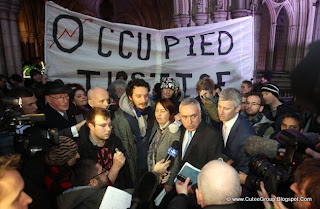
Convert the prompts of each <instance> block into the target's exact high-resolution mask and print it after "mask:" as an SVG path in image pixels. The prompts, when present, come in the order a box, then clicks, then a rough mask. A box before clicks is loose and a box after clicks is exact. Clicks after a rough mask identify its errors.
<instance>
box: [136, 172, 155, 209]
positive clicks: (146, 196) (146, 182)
mask: <svg viewBox="0 0 320 209" xmlns="http://www.w3.org/2000/svg"><path fill="white" fill-rule="evenodd" d="M158 182H159V181H158V177H157V176H156V175H155V174H154V173H152V172H146V173H144V174H143V176H142V177H141V178H140V180H139V182H138V184H137V186H136V188H135V189H134V191H133V194H132V201H131V207H130V209H135V208H137V207H138V206H141V205H144V204H148V203H149V202H150V200H151V198H152V196H153V193H154V192H155V191H156V188H157V185H158Z"/></svg>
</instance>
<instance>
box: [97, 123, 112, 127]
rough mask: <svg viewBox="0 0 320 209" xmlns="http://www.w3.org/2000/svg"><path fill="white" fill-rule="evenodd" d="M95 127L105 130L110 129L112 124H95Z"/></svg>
mask: <svg viewBox="0 0 320 209" xmlns="http://www.w3.org/2000/svg"><path fill="white" fill-rule="evenodd" d="M96 126H100V127H101V128H106V127H108V128H112V123H109V124H107V123H103V124H96Z"/></svg>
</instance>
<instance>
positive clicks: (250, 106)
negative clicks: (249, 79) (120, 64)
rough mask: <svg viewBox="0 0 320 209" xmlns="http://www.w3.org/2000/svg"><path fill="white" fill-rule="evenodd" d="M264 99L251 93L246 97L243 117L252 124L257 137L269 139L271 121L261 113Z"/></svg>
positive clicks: (272, 131) (256, 93)
mask: <svg viewBox="0 0 320 209" xmlns="http://www.w3.org/2000/svg"><path fill="white" fill-rule="evenodd" d="M264 105H265V103H264V99H263V97H262V95H261V93H258V92H251V93H249V94H248V96H247V101H246V104H245V106H246V109H245V115H246V116H247V118H248V120H249V122H250V123H251V124H252V126H253V129H254V130H255V132H256V133H257V136H261V137H264V138H269V137H270V135H271V134H272V133H274V129H273V127H272V124H273V121H271V120H269V119H268V118H267V117H266V116H265V115H264V114H263V113H262V111H263V108H264Z"/></svg>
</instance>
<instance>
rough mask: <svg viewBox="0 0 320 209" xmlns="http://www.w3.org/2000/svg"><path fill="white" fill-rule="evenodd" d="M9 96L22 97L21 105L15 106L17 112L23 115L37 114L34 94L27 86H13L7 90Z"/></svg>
mask: <svg viewBox="0 0 320 209" xmlns="http://www.w3.org/2000/svg"><path fill="white" fill-rule="evenodd" d="M9 95H10V97H14V98H18V97H21V99H22V107H21V108H15V110H16V111H17V112H21V113H22V114H23V115H26V114H37V111H38V105H37V98H36V96H35V94H34V93H33V92H32V91H31V90H30V89H27V88H24V87H19V86H18V87H14V88H13V89H11V90H10V92H9Z"/></svg>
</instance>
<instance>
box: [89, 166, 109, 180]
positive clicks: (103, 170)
mask: <svg viewBox="0 0 320 209" xmlns="http://www.w3.org/2000/svg"><path fill="white" fill-rule="evenodd" d="M106 172H107V170H106V169H104V168H102V172H101V173H99V174H97V175H95V176H94V177H92V178H91V179H94V178H96V177H98V176H100V175H101V174H104V173H106Z"/></svg>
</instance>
